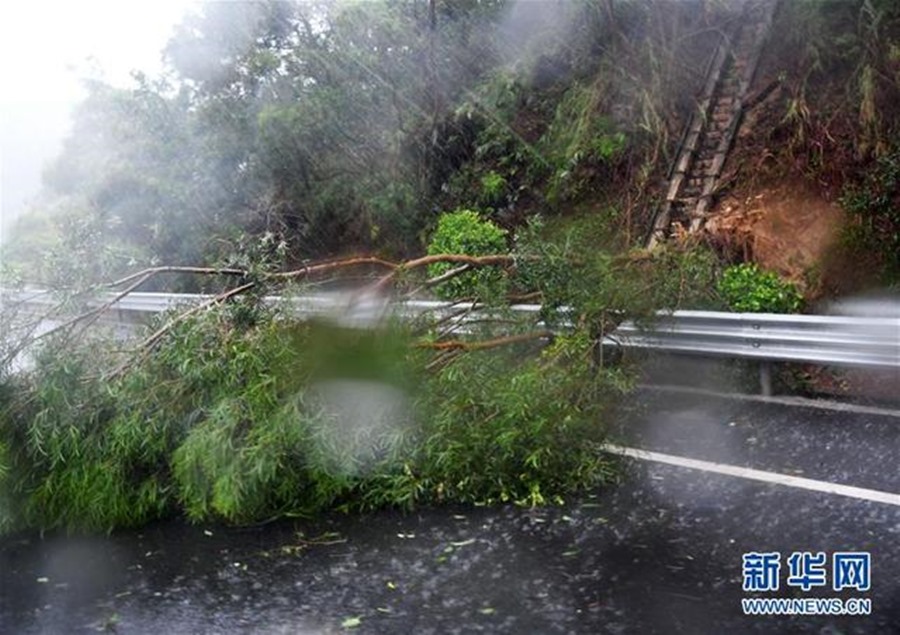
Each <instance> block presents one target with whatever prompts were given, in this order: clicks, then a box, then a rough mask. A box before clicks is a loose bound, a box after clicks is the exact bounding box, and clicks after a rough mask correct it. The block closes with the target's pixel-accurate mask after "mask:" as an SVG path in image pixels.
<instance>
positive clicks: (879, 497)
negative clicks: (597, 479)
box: [603, 443, 900, 507]
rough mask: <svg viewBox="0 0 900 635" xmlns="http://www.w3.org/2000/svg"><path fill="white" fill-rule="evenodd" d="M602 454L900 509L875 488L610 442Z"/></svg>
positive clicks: (896, 500)
mask: <svg viewBox="0 0 900 635" xmlns="http://www.w3.org/2000/svg"><path fill="white" fill-rule="evenodd" d="M603 451H604V452H608V453H610V454H618V455H619V456H627V457H630V458H633V459H640V460H642V461H653V462H656V463H666V464H667V465H675V466H677V467H686V468H689V469H692V470H702V471H704V472H713V473H715V474H725V475H726V476H735V477H737V478H746V479H750V480H753V481H762V482H764V483H772V484H774V485H784V486H787V487H797V488H800V489H806V490H811V491H813V492H823V493H825V494H837V495H838V496H848V497H850V498H856V499H859V500H866V501H872V502H874V503H885V504H887V505H895V506H897V507H900V494H892V493H890V492H882V491H880V490H875V489H866V488H864V487H853V486H851V485H840V484H838V483H830V482H828V481H817V480H815V479H811V478H802V477H800V476H791V475H790V474H779V473H778V472H766V471H764V470H754V469H752V468H749V467H739V466H737V465H728V464H726V463H713V462H711V461H701V460H699V459H690V458H688V457H685V456H676V455H674V454H663V453H662V452H652V451H650V450H640V449H638V448H627V447H624V446H621V445H614V444H611V443H606V444H604V445H603Z"/></svg>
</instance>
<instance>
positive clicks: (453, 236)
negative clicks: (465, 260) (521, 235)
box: [428, 209, 507, 299]
mask: <svg viewBox="0 0 900 635" xmlns="http://www.w3.org/2000/svg"><path fill="white" fill-rule="evenodd" d="M506 251H507V244H506V232H505V231H504V230H502V229H500V228H499V227H497V225H495V224H494V223H492V222H491V221H488V220H484V219H482V218H481V217H479V215H478V212H475V211H473V210H467V209H464V210H457V211H455V212H451V213H448V214H442V215H441V217H440V219H439V220H438V225H437V229H435V231H434V235H433V236H432V238H431V241H430V242H429V243H428V253H429V254H430V255H438V254H465V255H468V256H486V255H490V254H502V253H504V252H506ZM453 268H454V267H453V264H452V263H448V262H436V263H434V264H432V265H430V266H429V268H428V273H429V274H430V275H431V276H434V277H437V276H441V275H443V274H446V273H448V272H450V271H452V270H453ZM500 280H501V275H500V273H499V272H498V271H496V270H492V269H481V270H479V271H471V272H467V273H465V274H463V275H460V276H456V277H454V278H452V279H450V280H448V281H447V282H445V283H442V284H440V285H438V286H437V287H436V289H435V291H436V292H437V293H438V295H439V296H441V297H442V298H445V299H459V298H475V297H479V296H481V297H489V296H491V295H497V289H498V284H499V283H500ZM492 291H493V293H492Z"/></svg>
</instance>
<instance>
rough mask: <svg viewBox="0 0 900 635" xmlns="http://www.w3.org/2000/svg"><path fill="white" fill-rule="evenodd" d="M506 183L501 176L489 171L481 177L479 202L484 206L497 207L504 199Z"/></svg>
mask: <svg viewBox="0 0 900 635" xmlns="http://www.w3.org/2000/svg"><path fill="white" fill-rule="evenodd" d="M507 187H508V183H507V181H506V178H504V176H503V175H502V174H499V173H498V172H495V171H493V170H491V171H490V172H488V173H487V174H485V175H483V176H482V177H481V200H482V202H483V203H484V204H485V205H490V206H492V207H497V206H499V205H502V204H503V202H504V201H505V199H506V190H507Z"/></svg>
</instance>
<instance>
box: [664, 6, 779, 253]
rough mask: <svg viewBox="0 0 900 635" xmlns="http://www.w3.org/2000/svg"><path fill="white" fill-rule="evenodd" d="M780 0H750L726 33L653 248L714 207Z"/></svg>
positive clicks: (671, 178)
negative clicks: (715, 196) (717, 189)
mask: <svg viewBox="0 0 900 635" xmlns="http://www.w3.org/2000/svg"><path fill="white" fill-rule="evenodd" d="M777 1H778V0H745V1H744V2H743V5H742V7H741V14H740V17H739V19H737V20H736V21H734V23H733V25H732V26H731V28H730V29H728V31H727V32H725V33H723V34H722V36H721V39H720V41H719V45H718V47H717V48H716V51H715V53H714V54H713V56H712V58H711V59H710V61H709V65H708V67H707V72H706V81H705V84H704V87H703V92H702V93H701V96H700V99H699V102H698V104H697V109H696V110H695V111H694V112H693V114H692V115H691V118H690V120H689V121H688V124H687V126H686V127H685V130H684V133H683V135H682V139H681V143H680V145H679V149H678V153H677V155H676V158H675V161H674V163H673V164H672V166H671V167H670V170H669V174H668V187H667V190H666V198H665V200H664V201H663V203H662V204H661V205H660V206H659V207H658V208H657V210H656V214H655V215H654V218H653V224H652V226H651V231H650V235H649V237H648V240H647V246H648V247H650V248H653V247H655V246H656V245H658V244H659V243H660V242H663V241H665V240H666V239H667V238H668V237H669V236H671V235H673V234H678V233H687V232H691V233H693V232H697V231H698V230H699V229H700V228H701V227H702V226H703V224H704V222H705V220H706V218H707V216H708V214H709V213H710V211H711V210H712V207H713V197H714V195H715V192H716V186H717V184H718V180H719V177H720V176H721V174H722V169H723V167H724V165H725V160H726V159H727V157H728V152H729V150H730V149H731V145H732V142H733V141H734V137H735V134H736V133H737V129H738V126H739V125H740V120H741V115H742V113H743V104H744V102H745V100H746V98H747V92H748V90H749V88H750V84H751V83H752V81H753V76H754V74H755V73H756V67H757V65H758V63H759V57H760V54H761V53H762V48H763V45H764V44H765V40H766V38H767V36H768V33H769V28H770V26H771V24H772V16H773V14H774V13H775V7H776V4H777Z"/></svg>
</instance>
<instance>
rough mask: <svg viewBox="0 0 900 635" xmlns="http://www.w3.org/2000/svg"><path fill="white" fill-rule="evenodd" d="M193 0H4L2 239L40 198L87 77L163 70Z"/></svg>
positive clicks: (116, 80)
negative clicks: (163, 59) (166, 48)
mask: <svg viewBox="0 0 900 635" xmlns="http://www.w3.org/2000/svg"><path fill="white" fill-rule="evenodd" d="M196 5H197V3H196V2H192V1H191V0H154V1H153V2H147V1H144V2H121V1H117V0H79V1H78V2H66V1H62V0H48V1H45V2H4V3H2V4H0V82H2V86H3V91H2V92H0V241H2V240H3V239H4V237H5V236H6V234H7V230H8V229H9V227H10V224H11V222H12V221H13V220H14V219H15V218H16V217H17V216H18V215H19V214H21V213H22V212H23V211H24V210H25V209H27V207H28V205H29V204H30V203H31V202H33V201H34V200H35V197H36V196H37V195H38V192H39V190H40V185H41V172H42V170H43V168H44V166H45V165H46V164H47V163H48V162H49V161H50V160H52V159H53V158H54V157H55V156H56V155H57V154H58V153H59V151H60V149H61V147H62V140H63V139H64V138H65V136H66V134H67V133H68V131H69V129H70V126H71V121H70V113H71V110H72V108H73V107H74V106H75V105H76V104H77V103H78V102H79V101H80V100H81V99H83V98H84V97H85V95H86V92H85V90H84V88H83V81H84V80H85V79H99V80H103V81H105V82H108V83H110V84H112V85H115V86H127V85H129V84H130V83H131V75H130V74H131V72H132V71H133V70H141V71H144V72H146V73H148V74H151V75H155V74H157V73H159V72H161V71H162V63H161V50H162V48H163V46H164V45H165V42H166V41H167V39H168V37H169V35H170V34H171V32H172V29H173V28H174V25H175V24H176V23H177V22H178V21H180V19H181V17H182V16H183V15H184V13H185V11H187V10H188V9H190V8H191V7H192V6H196Z"/></svg>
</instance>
